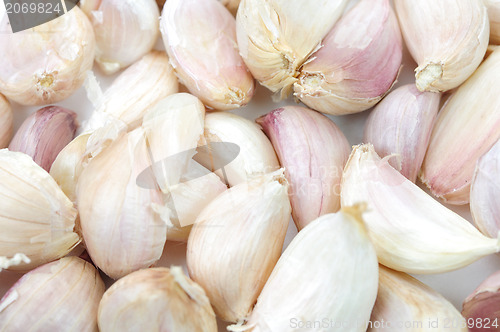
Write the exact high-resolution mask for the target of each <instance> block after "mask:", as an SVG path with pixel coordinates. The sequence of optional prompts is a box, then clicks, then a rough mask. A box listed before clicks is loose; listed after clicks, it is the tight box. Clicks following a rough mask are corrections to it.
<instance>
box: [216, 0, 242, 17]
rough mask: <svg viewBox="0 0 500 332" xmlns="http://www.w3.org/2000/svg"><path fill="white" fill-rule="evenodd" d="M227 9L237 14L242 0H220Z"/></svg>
mask: <svg viewBox="0 0 500 332" xmlns="http://www.w3.org/2000/svg"><path fill="white" fill-rule="evenodd" d="M219 1H220V3H222V4H223V5H224V6H226V8H227V9H229V11H230V12H231V13H232V14H233V15H236V12H237V11H238V7H239V5H240V2H241V0H219Z"/></svg>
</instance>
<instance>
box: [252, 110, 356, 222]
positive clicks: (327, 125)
mask: <svg viewBox="0 0 500 332" xmlns="http://www.w3.org/2000/svg"><path fill="white" fill-rule="evenodd" d="M257 123H259V124H260V125H261V126H262V127H263V128H264V132H265V133H266V134H267V136H268V137H269V138H270V139H271V142H272V143H273V146H274V149H275V150H276V153H277V154H278V157H279V159H280V162H281V165H282V166H283V167H284V168H285V174H286V177H287V180H288V181H289V182H290V202H291V204H292V216H293V220H294V221H295V225H296V226H297V229H299V230H300V229H302V228H304V226H306V225H307V224H308V223H310V222H311V221H313V220H314V219H316V218H318V217H319V216H321V215H324V214H327V213H332V212H337V211H338V210H339V209H340V179H341V177H342V170H343V169H344V165H345V163H346V161H347V158H348V157H349V153H350V151H351V147H350V145H349V142H347V139H346V138H345V136H344V134H343V133H342V132H341V131H340V129H339V128H338V127H337V126H336V125H335V123H334V122H333V121H331V120H330V119H328V118H327V117H325V116H324V115H322V114H320V113H318V112H315V111H312V110H309V109H307V108H303V107H298V106H286V107H283V108H278V109H276V110H274V111H272V112H271V113H269V114H267V115H264V116H262V117H260V118H258V119H257Z"/></svg>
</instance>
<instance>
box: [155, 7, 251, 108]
mask: <svg viewBox="0 0 500 332" xmlns="http://www.w3.org/2000/svg"><path fill="white" fill-rule="evenodd" d="M160 30H161V32H162V36H163V41H164V44H165V49H166V50H167V53H168V55H169V57H170V61H171V63H172V65H173V66H174V68H175V71H176V73H177V75H178V77H179V79H180V81H181V82H182V83H183V84H184V85H185V86H186V87H187V88H188V89H189V91H190V92H191V93H192V94H194V95H195V96H197V97H198V98H200V99H201V101H203V103H204V104H205V105H206V106H208V107H211V108H214V109H218V110H230V109H235V108H238V107H240V106H243V105H245V104H247V103H248V102H249V101H250V99H251V98H252V97H253V94H254V89H255V83H254V79H253V77H252V75H251V74H250V72H249V71H248V69H247V67H246V65H245V63H244V62H243V59H242V58H241V56H240V55H239V53H238V47H237V45H236V22H235V19H234V17H233V16H232V15H231V13H230V12H229V11H228V10H227V9H226V8H225V7H224V6H223V5H222V4H221V3H220V2H219V1H217V0H169V1H167V3H165V6H164V7H163V12H162V17H161V22H160Z"/></svg>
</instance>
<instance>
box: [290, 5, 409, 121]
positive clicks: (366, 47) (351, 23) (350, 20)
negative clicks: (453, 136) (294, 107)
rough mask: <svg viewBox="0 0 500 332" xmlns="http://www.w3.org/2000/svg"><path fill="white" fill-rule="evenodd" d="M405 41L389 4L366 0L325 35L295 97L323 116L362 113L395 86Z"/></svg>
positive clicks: (310, 61)
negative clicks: (323, 114)
mask: <svg viewBox="0 0 500 332" xmlns="http://www.w3.org/2000/svg"><path fill="white" fill-rule="evenodd" d="M402 43H403V41H402V37H401V32H400V30H399V26H398V21H397V18H396V15H395V14H394V11H393V10H392V8H391V4H390V3H389V0H361V1H360V2H359V3H358V4H357V5H356V6H354V7H353V8H352V9H351V10H350V11H349V12H347V13H346V14H345V15H344V16H343V17H342V18H341V19H340V20H339V21H338V22H337V23H336V24H335V26H334V27H333V28H332V30H331V31H330V32H329V33H328V35H326V37H325V38H324V39H323V41H322V42H321V44H322V45H323V46H322V47H321V48H320V49H319V50H318V51H317V52H316V53H314V54H313V55H311V57H310V59H309V60H308V61H307V62H306V63H305V64H304V65H303V67H302V68H301V71H300V76H299V79H298V81H297V82H296V83H295V84H294V91H295V93H294V95H295V96H297V97H298V98H299V99H300V100H301V101H302V102H303V103H304V104H306V105H307V106H309V107H311V108H313V109H315V110H318V111H320V112H323V113H329V114H335V115H341V114H349V113H356V112H361V111H364V110H367V109H369V108H370V107H372V106H373V105H375V104H376V103H378V102H379V101H380V100H381V99H382V98H383V97H384V95H385V94H386V93H387V92H388V91H389V89H390V88H391V87H392V85H393V84H394V83H395V81H396V78H397V76H398V72H399V69H400V67H401V60H402V57H403V51H402V48H403V47H402Z"/></svg>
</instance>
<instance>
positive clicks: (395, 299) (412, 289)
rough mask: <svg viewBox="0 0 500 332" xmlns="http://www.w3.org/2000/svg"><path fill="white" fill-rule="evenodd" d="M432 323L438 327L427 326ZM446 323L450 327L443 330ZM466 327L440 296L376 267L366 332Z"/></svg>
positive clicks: (395, 273)
mask: <svg viewBox="0 0 500 332" xmlns="http://www.w3.org/2000/svg"><path fill="white" fill-rule="evenodd" d="M431 320H432V321H437V322H438V326H430V325H429V322H430V321H431ZM384 322H385V325H382V324H383V323H384ZM446 322H452V324H449V327H445V328H443V327H444V326H445V324H446ZM389 324H390V325H389ZM466 326H467V325H466V322H465V319H464V318H463V317H462V315H461V314H460V313H459V312H458V311H457V309H455V307H454V306H453V305H452V304H451V303H450V302H449V301H448V300H446V299H445V298H444V297H443V296H441V294H439V293H438V292H436V291H435V290H433V289H432V288H430V287H428V286H427V285H425V284H423V283H421V282H420V281H418V280H417V279H415V278H412V277H411V276H409V275H407V274H405V273H401V272H396V271H394V270H391V269H388V268H386V267H385V266H383V265H380V266H379V286H378V295H377V301H376V302H375V306H374V307H373V311H372V317H371V322H370V324H369V325H368V330H367V331H368V332H375V331H422V332H423V331H436V330H437V328H441V330H443V329H445V330H446V331H464V332H466V331H468V329H467V327H466Z"/></svg>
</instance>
